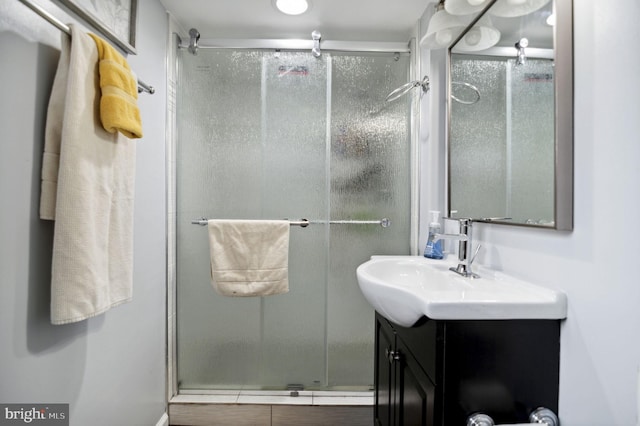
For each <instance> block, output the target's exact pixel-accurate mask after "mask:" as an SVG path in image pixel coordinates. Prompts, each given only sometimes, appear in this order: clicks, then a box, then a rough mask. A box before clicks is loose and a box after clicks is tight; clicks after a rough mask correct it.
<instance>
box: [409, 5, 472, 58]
mask: <svg viewBox="0 0 640 426" xmlns="http://www.w3.org/2000/svg"><path fill="white" fill-rule="evenodd" d="M466 26H467V22H466V21H465V20H464V19H462V18H461V17H459V16H453V15H449V14H448V13H447V11H446V10H444V2H440V3H439V4H438V5H437V6H436V13H434V15H433V16H432V17H431V19H430V20H429V25H428V26H427V33H426V34H425V35H424V37H422V40H420V45H422V46H424V47H427V48H430V49H441V48H443V47H449V45H450V44H451V42H452V41H453V40H455V38H456V37H458V36H459V35H460V33H461V32H462V30H463V29H465V27H466Z"/></svg>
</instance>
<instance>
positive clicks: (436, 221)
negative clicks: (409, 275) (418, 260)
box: [424, 210, 443, 259]
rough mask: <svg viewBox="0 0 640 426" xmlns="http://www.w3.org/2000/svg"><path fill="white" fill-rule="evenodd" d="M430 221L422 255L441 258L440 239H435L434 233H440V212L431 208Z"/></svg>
mask: <svg viewBox="0 0 640 426" xmlns="http://www.w3.org/2000/svg"><path fill="white" fill-rule="evenodd" d="M429 214H430V215H431V222H430V223H429V236H428V237H427V246H426V247H425V248H424V257H428V258H430V259H442V257H443V254H442V240H438V241H435V238H436V237H435V235H436V234H439V233H440V230H441V229H442V228H441V227H440V212H439V211H435V210H432V211H430V212H429Z"/></svg>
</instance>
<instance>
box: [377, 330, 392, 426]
mask: <svg viewBox="0 0 640 426" xmlns="http://www.w3.org/2000/svg"><path fill="white" fill-rule="evenodd" d="M395 346H396V337H395V333H394V331H393V329H392V328H391V327H390V326H389V324H388V323H387V322H386V321H380V320H376V353H375V374H374V381H375V410H374V419H375V424H376V425H379V426H390V425H393V424H394V423H395V422H394V420H393V419H392V412H393V404H394V403H395V399H394V393H393V389H392V384H393V383H394V381H395V374H394V373H395V372H394V371H393V368H392V367H393V364H392V363H391V362H389V355H390V354H391V353H392V352H393V351H394V350H395Z"/></svg>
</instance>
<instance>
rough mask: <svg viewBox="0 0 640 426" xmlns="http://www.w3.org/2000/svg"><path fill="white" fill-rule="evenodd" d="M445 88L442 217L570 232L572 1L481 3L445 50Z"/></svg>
mask: <svg viewBox="0 0 640 426" xmlns="http://www.w3.org/2000/svg"><path fill="white" fill-rule="evenodd" d="M447 1H457V0H447ZM462 1H467V0H462ZM448 93H449V97H448V99H449V102H448V113H447V122H448V123H447V124H448V167H447V169H448V172H447V185H448V196H447V204H448V206H447V209H448V214H449V216H450V217H453V218H455V217H459V218H465V217H470V218H474V219H475V220H478V221H484V222H492V223H499V224H509V225H521V226H529V227H539V228H547V229H556V230H564V231H567V230H571V229H572V228H573V53H572V0H497V1H491V2H489V5H488V6H487V7H486V8H485V9H484V10H483V11H482V12H480V13H479V14H477V15H476V16H475V17H474V18H473V19H472V22H471V24H470V25H469V26H468V27H467V28H466V29H465V31H464V32H463V33H462V34H461V35H460V36H459V37H458V39H457V40H456V41H455V42H454V43H453V44H452V45H451V47H450V48H449V55H448Z"/></svg>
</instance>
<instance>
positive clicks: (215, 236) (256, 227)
mask: <svg viewBox="0 0 640 426" xmlns="http://www.w3.org/2000/svg"><path fill="white" fill-rule="evenodd" d="M208 229H209V251H210V255H211V284H212V285H213V288H214V289H215V290H216V291H217V292H218V293H220V294H221V295H223V296H269V295H274V294H282V293H286V292H288V291H289V269H288V267H289V221H286V220H210V221H209V223H208Z"/></svg>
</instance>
